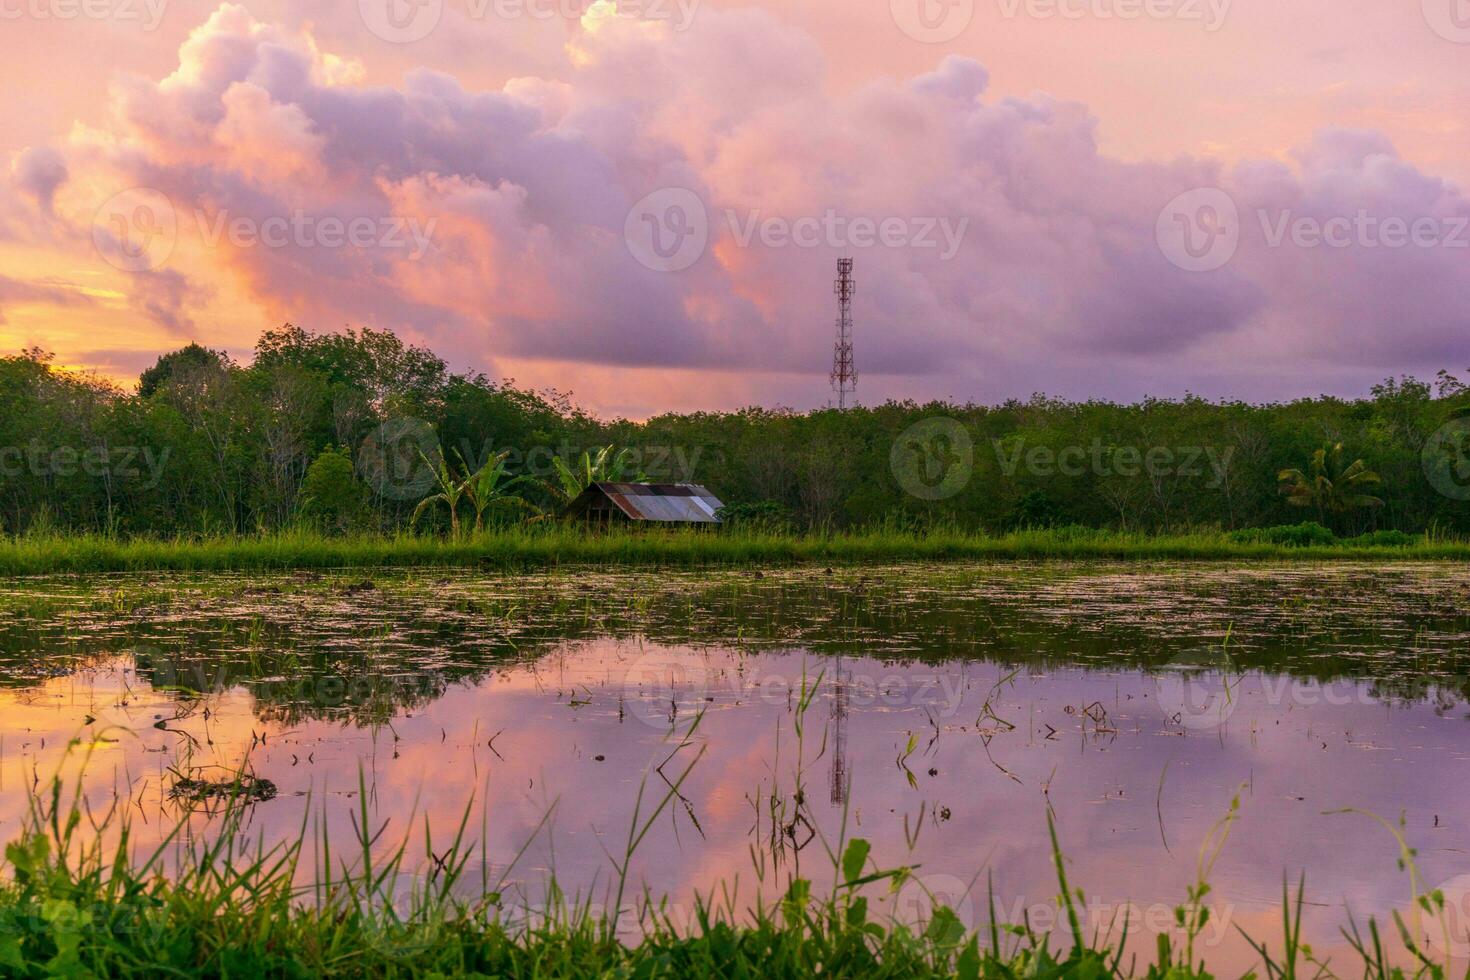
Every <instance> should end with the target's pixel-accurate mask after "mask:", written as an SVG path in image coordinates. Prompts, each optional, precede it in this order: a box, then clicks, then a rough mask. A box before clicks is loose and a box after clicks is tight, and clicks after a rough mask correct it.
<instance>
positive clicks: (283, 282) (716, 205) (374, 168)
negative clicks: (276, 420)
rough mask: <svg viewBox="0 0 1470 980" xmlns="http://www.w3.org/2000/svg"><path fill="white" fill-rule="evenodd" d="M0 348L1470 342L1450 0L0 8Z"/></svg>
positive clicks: (660, 360) (946, 367)
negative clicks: (369, 333)
mask: <svg viewBox="0 0 1470 980" xmlns="http://www.w3.org/2000/svg"><path fill="white" fill-rule="evenodd" d="M0 57H3V61H4V63H5V64H6V65H7V66H8V68H9V70H8V72H7V78H8V82H7V84H8V86H9V88H10V95H11V97H10V98H8V99H5V100H3V101H0V348H3V349H5V350H6V351H7V352H14V351H17V350H19V349H21V348H26V347H32V346H39V347H42V348H44V349H46V350H48V351H52V352H54V354H55V356H56V362H57V363H58V364H61V365H64V366H67V367H72V368H77V369H82V370H92V371H95V372H97V373H99V374H101V375H103V376H105V377H108V378H111V379H114V380H116V381H117V382H118V383H119V384H122V385H125V386H126V385H131V384H132V383H133V382H134V381H135V380H136V376H137V373H138V372H139V371H140V370H142V369H143V368H145V367H147V366H148V365H149V364H151V363H152V362H153V360H154V359H155V358H156V357H157V356H158V355H159V354H160V353H162V352H164V351H167V350H170V349H174V348H176V347H179V346H182V345H184V344H187V343H189V342H198V343H201V344H204V345H206V346H209V347H214V348H222V349H226V350H228V351H229V352H231V353H232V354H233V355H235V356H236V357H238V358H240V359H241V360H242V361H248V359H249V356H250V352H251V349H252V347H253V344H254V341H255V339H256V337H258V335H259V334H260V332H261V331H262V330H264V329H267V328H271V327H276V326H280V325H281V324H283V323H286V322H291V323H294V324H296V325H298V326H302V327H305V328H307V329H311V330H318V331H322V330H336V329H341V328H343V327H347V326H371V327H375V328H379V329H391V330H393V331H395V332H397V333H398V334H399V335H401V336H402V337H404V338H405V339H406V340H408V341H410V342H413V343H418V344H423V345H425V346H428V347H431V348H432V349H434V350H435V351H437V352H439V353H440V354H441V355H442V356H444V357H445V358H446V360H448V361H449V363H450V365H451V367H453V368H455V369H457V370H476V371H482V372H484V373H486V374H488V375H490V376H491V377H496V378H513V379H515V381H516V382H517V383H518V384H521V385H524V386H529V387H535V388H543V387H549V388H555V389H557V390H561V391H568V390H569V391H571V392H572V393H573V395H574V397H575V399H576V401H577V402H579V403H580V404H582V405H583V406H585V407H587V408H589V409H592V410H594V411H597V412H599V413H602V414H605V415H610V416H612V415H624V416H628V417H632V418H644V417H648V416H650V415H655V414H658V413H661V412H665V411H698V410H723V409H734V408H738V407H741V406H744V405H750V404H762V405H767V406H777V405H781V406H790V407H794V408H797V409H809V408H815V407H819V406H822V405H825V404H828V403H829V402H831V400H832V398H833V395H832V391H831V387H830V384H829V381H828V372H829V370H830V367H831V360H832V341H833V333H834V324H833V321H834V316H835V312H836V309H835V301H834V298H833V295H832V285H831V280H832V278H833V275H834V268H835V262H836V259H837V258H839V257H842V256H850V257H852V258H853V259H854V264H855V275H856V278H857V293H856V297H855V300H854V304H853V315H854V338H855V343H856V364H857V368H858V371H859V380H858V385H857V400H858V402H859V403H862V404H878V403H881V402H883V401H885V400H888V399H905V398H912V399H915V400H918V401H921V402H922V401H928V400H931V399H935V398H946V399H954V400H959V401H977V402H996V401H1000V400H1004V399H1006V398H1012V397H1019V398H1024V397H1027V396H1029V395H1030V394H1032V393H1033V392H1045V393H1047V394H1051V395H1057V396H1064V397H1070V398H1078V399H1082V398H1109V399H1124V400H1132V399H1137V398H1141V397H1145V396H1158V397H1180V396H1182V395H1184V394H1186V393H1189V392H1192V393H1195V394H1198V395H1201V396H1204V397H1209V398H1244V399H1249V400H1256V401H1274V400H1282V399H1288V398H1294V397H1301V396H1307V395H1312V394H1317V393H1323V392H1326V393H1331V394H1339V395H1347V396H1355V395H1360V394H1364V393H1366V391H1367V390H1368V388H1369V386H1371V385H1372V384H1373V383H1375V382H1377V381H1380V380H1382V379H1384V378H1385V377H1389V376H1394V375H1399V374H1404V373H1409V374H1415V375H1417V376H1419V377H1421V378H1426V379H1428V378H1432V377H1433V376H1434V374H1435V372H1436V371H1438V370H1439V369H1442V368H1443V369H1449V370H1452V371H1457V372H1461V373H1463V372H1464V371H1465V370H1466V367H1467V365H1470V341H1467V338H1470V0H1332V2H1327V0H1293V2H1291V3H1280V2H1277V0H882V2H875V0H803V2H800V3H797V2H791V0H765V2H763V3H748V2H739V0H730V2H726V0H595V2H589V0H341V2H336V3H330V4H328V3H323V2H296V3H287V2H284V0H249V2H245V3H223V4H213V3H208V2H192V0H189V2H186V0H0Z"/></svg>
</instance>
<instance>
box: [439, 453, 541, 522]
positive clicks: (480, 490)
mask: <svg viewBox="0 0 1470 980" xmlns="http://www.w3.org/2000/svg"><path fill="white" fill-rule="evenodd" d="M456 453H458V450H456ZM509 455H510V450H509V449H507V450H505V451H503V452H501V453H499V454H497V455H495V456H491V457H490V458H489V459H487V460H485V464H484V465H483V466H481V467H480V468H479V469H478V470H476V471H475V472H473V473H470V467H469V464H468V463H466V462H465V458H464V455H463V454H460V455H459V462H460V465H462V466H463V467H464V469H465V472H466V473H468V474H469V475H468V476H467V477H465V480H464V482H463V483H462V484H460V491H461V492H462V493H463V494H464V496H465V498H466V499H467V500H469V502H470V506H471V507H473V508H474V509H475V531H476V532H477V533H478V532H479V531H480V530H482V529H483V528H484V526H485V512H486V511H488V510H489V509H490V508H491V507H497V506H505V505H509V506H512V507H524V508H525V509H527V510H529V511H531V512H532V513H533V514H535V515H537V516H542V515H541V511H540V510H539V509H538V508H537V507H536V506H535V505H534V504H532V503H530V502H529V501H527V500H526V499H525V498H524V497H521V496H519V495H518V494H514V493H511V492H510V490H511V488H512V487H514V486H516V485H518V484H521V483H531V482H533V481H532V480H531V478H530V477H528V476H511V475H510V471H509V470H508V469H506V466H505V459H506V457H507V456H509Z"/></svg>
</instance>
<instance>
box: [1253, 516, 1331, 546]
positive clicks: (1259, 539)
mask: <svg viewBox="0 0 1470 980" xmlns="http://www.w3.org/2000/svg"><path fill="white" fill-rule="evenodd" d="M1230 540H1232V541H1237V542H1239V543H1241V544H1281V545H1288V546H1290V547H1294V548H1305V547H1308V546H1310V545H1320V544H1336V543H1337V535H1335V534H1333V533H1332V532H1331V531H1330V530H1328V529H1327V528H1325V527H1323V526H1322V525H1321V524H1318V523H1317V522H1316V521H1303V522H1302V523H1300V524H1278V525H1276V526H1275V527H1247V528H1242V529H1241V530H1239V531H1231V532H1230Z"/></svg>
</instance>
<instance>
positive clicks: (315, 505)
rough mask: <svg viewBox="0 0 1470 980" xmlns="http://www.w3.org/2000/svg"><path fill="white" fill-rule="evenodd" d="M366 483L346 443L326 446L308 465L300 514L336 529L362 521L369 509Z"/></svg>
mask: <svg viewBox="0 0 1470 980" xmlns="http://www.w3.org/2000/svg"><path fill="white" fill-rule="evenodd" d="M367 500H368V490H367V486H366V485H365V484H364V483H363V482H362V481H361V480H359V479H358V478H357V473H356V471H355V469H354V467H353V465H352V454H351V453H349V452H348V451H347V447H346V446H341V447H337V448H335V449H326V450H324V451H323V452H322V453H320V454H319V455H318V456H317V457H316V459H314V460H312V461H311V465H310V466H309V467H307V469H306V478H305V480H303V481H302V484H301V515H302V516H303V517H304V518H306V519H307V520H309V521H311V522H313V523H316V524H320V525H322V526H324V527H328V528H331V529H333V530H336V531H347V530H351V529H353V528H355V527H358V526H360V525H361V523H362V520H363V516H364V514H365V513H366V510H367Z"/></svg>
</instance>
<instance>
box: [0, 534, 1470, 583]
mask: <svg viewBox="0 0 1470 980" xmlns="http://www.w3.org/2000/svg"><path fill="white" fill-rule="evenodd" d="M1026 559H1075V560H1084V559H1103V560H1121V561H1154V560H1192V559H1199V560H1294V559H1295V560H1303V559H1304V560H1311V561H1330V560H1337V559H1352V560H1371V561H1405V560H1413V561H1425V560H1447V561H1464V560H1467V559H1470V542H1467V541H1464V540H1460V539H1451V538H1443V537H1435V538H1430V537H1419V538H1415V539H1414V543H1412V544H1409V545H1384V544H1361V543H1355V542H1353V541H1341V542H1336V543H1332V544H1314V545H1305V546H1295V545H1290V544H1280V543H1271V542H1262V541H1254V542H1252V541H1242V540H1239V539H1238V538H1237V537H1232V536H1230V535H1227V534H1224V533H1218V532H1215V533H1209V532H1205V533H1195V534H1179V535H1148V534H1137V533H1122V532H1116V531H1095V530H1086V529H1077V528H1061V529H1056V530H1035V531H1016V532H1012V533H1008V534H998V535H991V534H985V533H980V532H971V531H960V530H935V531H929V532H919V533H907V532H898V531H891V530H879V531H859V532H853V533H846V534H781V533H756V532H745V531H714V532H710V531H684V530H663V529H636V530H615V531H611V532H606V533H588V532H586V531H584V530H582V529H580V528H577V527H568V526H551V527H534V528H513V529H508V530H502V531H490V532H486V533H483V534H480V535H474V536H467V537H464V538H461V539H458V540H450V539H447V538H443V537H436V536H431V535H410V534H404V535H398V536H392V537H389V536H379V535H357V536H350V537H330V536H326V535H321V534H316V533H314V532H310V531H289V532H282V533H276V534H261V535H244V536H232V537H179V538H170V539H162V538H114V537H106V536H101V535H67V534H45V535H40V534H36V535H24V536H20V537H13V538H6V539H3V540H0V575H36V574H46V573H54V572H118V571H230V570H272V569H275V570H281V569H294V568H386V567H394V566H427V565H438V566H456V565H457V566H479V567H484V568H490V569H519V568H544V567H551V566H556V565H596V566H696V565H725V566H740V565H760V564H788V563H802V562H805V563H827V564H857V563H868V562H898V561H959V560H969V561H987V560H989V561H1008V560H1026Z"/></svg>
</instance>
